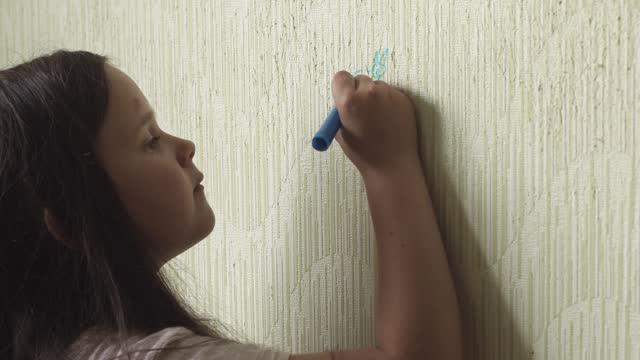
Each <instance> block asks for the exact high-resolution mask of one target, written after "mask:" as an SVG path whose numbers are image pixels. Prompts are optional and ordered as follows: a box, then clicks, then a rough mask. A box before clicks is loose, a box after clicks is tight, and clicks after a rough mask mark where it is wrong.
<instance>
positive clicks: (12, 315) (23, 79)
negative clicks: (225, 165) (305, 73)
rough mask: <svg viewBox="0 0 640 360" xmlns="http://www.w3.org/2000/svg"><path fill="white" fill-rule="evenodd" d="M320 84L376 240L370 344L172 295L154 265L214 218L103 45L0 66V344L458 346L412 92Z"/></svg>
mask: <svg viewBox="0 0 640 360" xmlns="http://www.w3.org/2000/svg"><path fill="white" fill-rule="evenodd" d="M332 90H333V95H334V99H335V100H336V106H337V108H338V111H339V113H340V116H341V118H342V120H343V128H342V129H341V130H340V132H339V133H338V135H337V137H336V140H337V141H338V143H339V144H340V146H341V147H342V149H343V150H344V151H345V153H346V155H347V156H348V157H349V158H350V159H351V161H352V162H353V163H354V165H356V167H357V168H358V170H359V171H360V172H361V174H362V175H363V177H364V179H365V183H366V185H367V192H368V197H369V203H370V206H371V208H372V218H373V221H374V227H375V229H376V238H377V240H378V245H379V247H378V250H379V256H380V259H381V260H380V266H381V271H382V272H383V275H384V276H382V277H381V279H380V282H379V287H380V290H379V291H380V294H381V295H380V298H379V299H378V304H379V305H378V308H377V324H378V326H377V327H376V340H377V347H376V348H373V349H357V350H347V351H334V352H322V353H315V354H301V355H292V354H288V353H285V352H279V351H275V350H273V349H268V348H265V347H262V346H259V345H256V344H250V343H241V342H238V341H236V340H233V339H228V338H225V337H224V336H222V332H221V331H220V328H219V327H218V326H219V325H220V324H215V323H213V322H207V321H206V319H203V318H199V317H198V316H197V315H195V314H194V313H193V312H192V311H191V310H190V309H189V308H188V307H187V306H186V304H184V303H183V302H181V301H180V300H179V298H178V297H177V296H176V295H175V294H174V292H173V290H172V289H171V288H170V286H169V285H168V283H167V281H166V279H165V278H163V276H162V273H161V272H160V271H159V270H160V268H161V267H162V265H163V264H165V263H166V262H167V261H169V260H170V259H172V258H173V257H175V256H177V255H178V254H180V253H182V252H183V251H185V250H187V249H188V248H189V247H191V246H193V245H194V244H195V243H197V242H198V241H200V240H202V239H204V238H205V237H206V236H207V235H208V234H209V233H211V231H212V230H213V227H214V224H215V216H214V213H213V211H212V209H211V207H210V206H209V204H208V203H207V199H206V197H205V194H204V191H203V188H202V186H199V184H200V182H202V180H203V174H202V173H201V172H200V171H199V170H198V169H197V167H196V165H195V164H194V163H193V162H192V161H191V160H192V158H193V156H194V151H195V145H194V144H193V143H192V142H191V141H188V140H185V139H181V138H178V137H175V136H172V135H170V134H167V133H165V132H163V131H162V130H161V129H160V127H159V124H158V123H157V122H156V120H155V118H154V114H153V110H152V109H151V107H150V105H149V103H148V102H147V99H146V98H145V96H144V95H143V94H142V92H141V91H140V89H139V88H138V87H137V86H136V84H135V83H134V82H133V81H132V80H131V79H130V78H129V77H128V76H127V75H126V74H124V73H123V72H121V71H119V70H118V69H116V68H115V67H113V66H111V65H110V64H109V59H108V58H107V57H105V56H100V55H96V54H93V53H90V52H86V51H64V50H60V51H57V52H54V53H52V54H50V55H46V56H41V57H39V58H36V59H33V60H31V61H29V62H27V63H24V64H20V65H17V66H15V67H13V68H9V69H6V70H3V71H0V219H1V220H0V281H1V282H0V286H1V288H2V295H0V311H1V312H0V358H2V359H99V360H103V359H116V358H118V359H120V358H122V359H127V358H128V359H145V360H150V359H246V360H252V359H263V360H267V359H269V360H287V359H291V360H330V359H343V360H365V359H373V360H387V359H388V360H413V359H424V358H426V357H425V356H433V358H434V359H436V358H437V359H459V358H460V356H461V355H460V353H461V350H460V346H461V340H460V336H459V325H458V314H457V307H456V306H457V305H456V299H455V294H454V293H453V285H452V283H451V278H450V274H449V272H448V267H447V265H446V258H445V257H444V251H443V247H442V245H441V243H440V239H439V235H438V231H437V227H436V225H435V221H434V219H433V214H432V212H431V210H430V203H429V197H428V193H427V191H426V185H424V178H423V177H422V176H423V175H422V171H421V165H420V161H419V159H418V156H417V154H418V153H417V142H416V141H417V139H416V137H417V136H416V127H415V117H414V113H413V111H414V110H413V106H412V103H411V101H410V100H409V98H408V97H406V96H405V95H403V93H402V92H400V91H398V90H396V89H394V88H392V87H390V86H389V85H387V84H385V83H383V82H381V81H376V82H372V81H371V79H370V78H368V77H366V76H364V75H359V76H357V77H356V78H353V77H351V75H350V74H349V73H348V72H346V71H341V72H339V73H337V74H336V75H335V77H334V79H333V82H332ZM365 119H366V122H367V126H366V127H364V126H363V121H365ZM383 119H389V120H388V121H382V120H383ZM390 130H393V131H390ZM416 169H417V170H416ZM394 189H395V190H394ZM414 199H419V200H414ZM420 199H421V200H420ZM401 205H402V206H401ZM383 209H388V210H383ZM387 211H388V212H387ZM412 234H419V235H420V236H411V235H412ZM412 254H413V255H412ZM387 267H388V269H387ZM427 290H428V291H429V296H427ZM391 294H392V296H391ZM426 320H428V321H426Z"/></svg>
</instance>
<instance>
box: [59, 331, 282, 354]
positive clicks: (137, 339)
mask: <svg viewBox="0 0 640 360" xmlns="http://www.w3.org/2000/svg"><path fill="white" fill-rule="evenodd" d="M86 335H90V334H89V333H87V334H86ZM94 338H95V337H94ZM98 339H99V340H98V341H93V342H92V341H89V340H87V338H86V336H85V335H83V336H81V337H80V339H78V340H77V341H76V342H74V343H73V344H72V345H71V347H70V348H69V350H68V353H67V357H68V359H73V360H75V359H82V360H107V359H114V360H115V359H121V360H128V359H129V358H128V357H127V355H126V352H127V351H125V350H129V352H130V353H131V358H130V359H131V360H176V359H184V360H288V359H289V353H286V352H281V351H276V350H274V349H270V348H267V347H265V346H260V345H254V344H236V343H229V342H227V341H224V340H217V339H216V340H213V341H209V342H207V343H206V344H204V345H201V346H194V347H191V348H188V349H178V350H156V351H141V352H135V350H143V349H150V348H158V347H164V346H167V345H168V346H174V347H177V346H185V345H193V344H198V343H200V342H202V341H204V340H211V338H210V337H206V336H200V335H195V334H194V333H193V332H192V331H191V330H189V329H187V328H184V327H170V328H165V329H162V330H160V331H158V332H155V333H153V334H150V335H147V336H142V335H135V336H132V337H130V338H129V339H128V340H127V342H126V344H127V345H128V346H129V348H128V349H124V348H123V347H122V346H121V344H120V343H119V342H117V341H114V339H115V338H110V337H106V336H102V337H98ZM88 344H91V345H88ZM118 356H119V357H118Z"/></svg>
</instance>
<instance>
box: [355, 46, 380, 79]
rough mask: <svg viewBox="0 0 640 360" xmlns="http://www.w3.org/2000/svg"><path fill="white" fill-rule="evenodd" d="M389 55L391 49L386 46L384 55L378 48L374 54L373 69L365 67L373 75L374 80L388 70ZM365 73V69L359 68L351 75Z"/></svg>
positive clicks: (368, 73)
mask: <svg viewBox="0 0 640 360" xmlns="http://www.w3.org/2000/svg"><path fill="white" fill-rule="evenodd" d="M388 55H389V49H388V48H385V49H384V52H383V53H382V55H380V51H378V50H376V52H375V54H374V55H373V65H372V66H371V69H364V70H365V71H366V73H367V75H369V76H371V78H372V79H373V80H380V78H382V75H384V73H385V72H386V71H387V56H388ZM361 73H363V69H358V70H356V71H354V72H353V73H352V74H351V75H353V76H356V75H358V74H361Z"/></svg>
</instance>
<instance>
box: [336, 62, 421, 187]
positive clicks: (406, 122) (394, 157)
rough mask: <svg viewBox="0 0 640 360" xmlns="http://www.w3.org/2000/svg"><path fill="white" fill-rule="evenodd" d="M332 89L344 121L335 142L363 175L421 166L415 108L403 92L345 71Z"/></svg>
mask: <svg viewBox="0 0 640 360" xmlns="http://www.w3.org/2000/svg"><path fill="white" fill-rule="evenodd" d="M331 90H332V93H333V100H334V103H335V104H336V109H337V110H338V114H339V115H340V120H341V122H342V127H341V128H340V130H338V133H337V134H336V141H337V142H338V144H340V147H341V148H342V151H344V153H345V155H347V157H348V158H349V159H350V160H351V162H352V163H353V164H354V165H355V166H356V168H357V169H358V170H359V171H360V173H361V174H363V175H366V174H367V173H369V172H383V173H384V172H390V171H394V169H397V168H398V166H399V165H400V166H404V165H406V164H409V163H410V164H411V165H414V164H415V163H416V162H417V164H418V165H419V164H420V160H419V155H418V135H417V128H416V115H415V108H414V105H413V102H412V101H411V99H410V98H409V97H408V96H407V95H405V94H404V93H403V92H402V91H401V90H399V89H397V88H395V87H393V86H390V85H388V84H387V83H385V82H383V81H380V80H377V81H373V80H372V79H371V78H370V77H368V76H366V75H357V76H356V77H355V78H354V77H353V76H351V74H350V73H349V72H347V71H344V70H343V71H339V72H337V73H336V74H335V75H334V77H333V80H332V82H331Z"/></svg>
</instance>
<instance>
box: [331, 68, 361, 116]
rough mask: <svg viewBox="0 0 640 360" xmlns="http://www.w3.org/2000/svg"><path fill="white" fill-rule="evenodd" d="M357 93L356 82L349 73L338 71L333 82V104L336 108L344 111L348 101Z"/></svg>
mask: <svg viewBox="0 0 640 360" xmlns="http://www.w3.org/2000/svg"><path fill="white" fill-rule="evenodd" d="M355 91H356V80H355V79H354V78H353V76H351V74H350V73H349V72H348V71H345V70H341V71H338V72H337V73H336V74H335V75H334V76H333V79H332V80H331V93H332V95H333V102H334V103H335V104H336V107H338V108H339V109H342V107H343V106H344V103H345V102H346V100H348V99H349V98H350V97H351V96H353V94H354V93H355Z"/></svg>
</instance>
